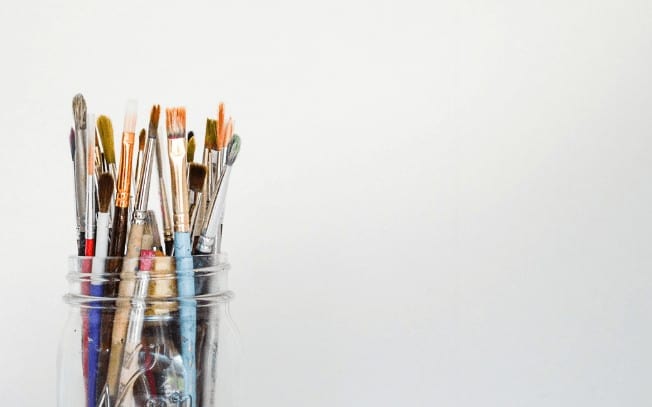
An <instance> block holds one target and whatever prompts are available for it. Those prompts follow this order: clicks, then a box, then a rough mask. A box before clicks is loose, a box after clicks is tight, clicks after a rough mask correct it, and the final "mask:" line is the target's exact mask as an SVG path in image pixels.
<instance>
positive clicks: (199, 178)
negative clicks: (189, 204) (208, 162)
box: [188, 163, 207, 192]
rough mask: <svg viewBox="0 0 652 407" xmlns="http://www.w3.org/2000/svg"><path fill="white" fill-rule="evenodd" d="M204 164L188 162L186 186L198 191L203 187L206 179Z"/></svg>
mask: <svg viewBox="0 0 652 407" xmlns="http://www.w3.org/2000/svg"><path fill="white" fill-rule="evenodd" d="M206 172H207V170H206V166H205V165H202V164H198V163H190V166H189V168H188V187H189V188H190V190H191V191H194V192H199V191H201V190H202V188H203V187H204V180H205V179H206Z"/></svg>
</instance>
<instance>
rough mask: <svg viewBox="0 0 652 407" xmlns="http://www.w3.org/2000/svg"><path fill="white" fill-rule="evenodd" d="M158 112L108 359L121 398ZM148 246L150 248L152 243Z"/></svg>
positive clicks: (146, 153)
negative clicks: (121, 379) (126, 342)
mask: <svg viewBox="0 0 652 407" xmlns="http://www.w3.org/2000/svg"><path fill="white" fill-rule="evenodd" d="M159 112H160V107H159V106H158V105H155V106H154V107H153V108H152V113H151V114H150V130H151V131H150V132H149V137H147V146H143V154H142V157H141V160H142V164H141V175H140V177H138V179H139V183H138V186H137V187H136V200H135V207H134V210H133V219H132V222H131V228H130V229H129V239H128V240H127V254H126V259H125V262H124V263H123V267H122V272H121V274H120V286H119V291H118V296H119V298H121V299H125V300H118V301H116V307H117V309H116V316H115V318H114V323H113V334H112V337H111V358H110V361H109V373H108V379H107V383H108V384H109V394H110V395H111V396H116V397H118V399H119V398H120V397H121V395H122V394H123V393H124V391H125V389H123V388H121V384H120V382H119V379H120V374H121V373H120V372H121V370H122V369H123V368H124V366H123V364H124V361H125V359H126V357H127V355H126V354H125V355H124V356H123V352H126V350H125V347H124V346H125V341H126V338H127V335H128V323H129V315H130V312H131V311H130V305H131V303H130V301H129V300H128V299H129V298H132V297H133V296H134V290H135V288H136V287H135V283H134V278H135V275H134V262H133V261H132V259H134V258H137V257H138V256H139V255H140V252H141V249H142V241H143V235H144V233H145V224H146V223H147V219H148V212H147V202H148V201H149V185H150V178H151V174H152V162H153V159H154V157H153V155H154V147H155V144H156V138H157V133H158V131H157V127H158V116H159ZM152 117H153V119H152ZM152 128H153V129H152ZM141 133H142V132H141ZM143 144H145V141H143ZM150 238H151V236H150ZM149 245H150V248H151V242H150V244H149ZM121 366H122V367H121ZM114 385H115V386H117V388H116V387H114Z"/></svg>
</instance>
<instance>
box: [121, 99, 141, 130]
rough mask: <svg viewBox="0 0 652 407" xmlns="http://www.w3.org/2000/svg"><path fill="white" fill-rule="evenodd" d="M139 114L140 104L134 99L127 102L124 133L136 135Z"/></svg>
mask: <svg viewBox="0 0 652 407" xmlns="http://www.w3.org/2000/svg"><path fill="white" fill-rule="evenodd" d="M137 114H138V104H137V103H136V101H135V100H134V99H129V100H128V101H127V108H126V112H125V123H124V127H123V129H124V132H125V133H135V132H136V115H137Z"/></svg>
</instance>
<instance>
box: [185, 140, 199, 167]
mask: <svg viewBox="0 0 652 407" xmlns="http://www.w3.org/2000/svg"><path fill="white" fill-rule="evenodd" d="M196 147H197V144H195V138H194V137H193V138H191V139H190V140H189V141H188V147H187V151H186V161H188V162H189V163H191V162H193V161H194V160H195V149H196Z"/></svg>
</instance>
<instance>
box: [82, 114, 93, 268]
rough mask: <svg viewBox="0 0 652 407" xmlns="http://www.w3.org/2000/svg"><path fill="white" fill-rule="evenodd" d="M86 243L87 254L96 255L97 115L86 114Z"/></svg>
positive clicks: (85, 250)
mask: <svg viewBox="0 0 652 407" xmlns="http://www.w3.org/2000/svg"><path fill="white" fill-rule="evenodd" d="M86 123H87V126H88V128H87V130H86V146H87V147H88V148H87V152H86V188H85V189H86V191H85V192H86V197H85V199H86V205H85V206H86V216H85V219H84V224H85V226H86V243H85V249H84V255H85V256H93V255H95V235H94V233H95V116H93V115H92V114H88V113H87V114H86Z"/></svg>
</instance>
